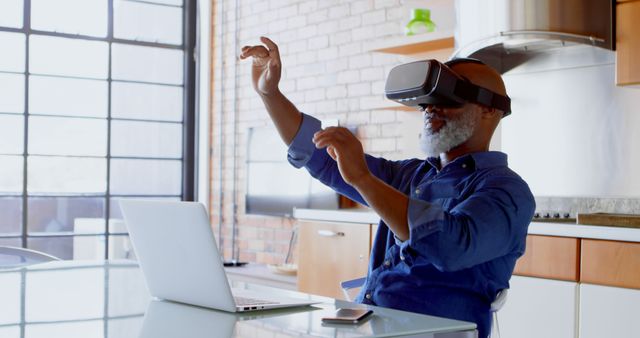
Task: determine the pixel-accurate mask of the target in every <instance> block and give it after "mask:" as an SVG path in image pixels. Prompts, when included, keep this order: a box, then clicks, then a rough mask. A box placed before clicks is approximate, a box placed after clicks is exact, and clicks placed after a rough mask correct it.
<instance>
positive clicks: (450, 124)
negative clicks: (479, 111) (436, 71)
mask: <svg viewBox="0 0 640 338" xmlns="http://www.w3.org/2000/svg"><path fill="white" fill-rule="evenodd" d="M423 116H424V127H423V130H422V133H421V134H420V148H421V149H422V151H424V152H425V154H426V155H427V156H428V157H435V156H439V155H440V154H441V153H445V152H447V151H449V150H451V149H453V148H455V147H457V146H459V145H460V144H462V143H464V142H466V141H467V140H468V139H469V138H470V137H471V135H473V132H474V129H475V126H476V112H475V110H474V106H473V105H472V104H465V105H462V106H460V107H442V106H436V105H430V106H427V107H426V109H425V110H424V111H423Z"/></svg>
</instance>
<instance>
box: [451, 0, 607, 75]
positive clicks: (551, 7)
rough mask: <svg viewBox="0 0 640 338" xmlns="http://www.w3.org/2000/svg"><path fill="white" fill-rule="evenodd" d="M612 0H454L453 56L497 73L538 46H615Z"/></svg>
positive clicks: (539, 48) (540, 49) (540, 48)
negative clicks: (474, 61)
mask: <svg viewBox="0 0 640 338" xmlns="http://www.w3.org/2000/svg"><path fill="white" fill-rule="evenodd" d="M614 5H615V0H456V20H457V21H456V22H457V24H456V32H455V34H456V45H457V48H458V49H457V50H456V52H455V53H454V55H453V57H473V58H477V59H480V60H483V61H484V62H486V63H488V64H489V65H491V66H493V67H494V68H496V69H498V70H499V71H500V72H501V73H505V72H507V71H509V70H510V69H512V68H514V67H516V66H518V65H520V64H522V63H524V62H526V61H528V60H530V59H532V58H535V57H536V55H537V54H539V53H541V52H546V51H549V50H550V49H555V48H566V47H569V46H572V45H577V44H579V45H583V44H586V45H590V46H593V47H596V48H604V49H609V50H614V49H615V38H614V35H615V31H614V27H615V16H614V15H615V14H614V13H615V10H614V9H615V8H614Z"/></svg>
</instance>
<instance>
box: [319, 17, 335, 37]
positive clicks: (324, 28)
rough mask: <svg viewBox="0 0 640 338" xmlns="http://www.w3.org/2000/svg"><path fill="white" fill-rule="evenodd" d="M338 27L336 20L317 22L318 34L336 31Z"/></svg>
mask: <svg viewBox="0 0 640 338" xmlns="http://www.w3.org/2000/svg"><path fill="white" fill-rule="evenodd" d="M338 29H339V24H338V21H335V20H334V21H326V20H325V21H322V22H320V23H319V24H318V32H320V34H331V33H335V32H337V31H338Z"/></svg>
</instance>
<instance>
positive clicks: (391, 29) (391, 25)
mask: <svg viewBox="0 0 640 338" xmlns="http://www.w3.org/2000/svg"><path fill="white" fill-rule="evenodd" d="M375 27H376V33H375V36H376V37H384V36H397V35H398V34H400V33H401V32H402V31H403V30H402V25H401V24H399V23H397V22H385V23H381V24H379V25H376V26H375Z"/></svg>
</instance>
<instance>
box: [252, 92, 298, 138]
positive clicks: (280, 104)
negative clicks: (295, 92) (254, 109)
mask: <svg viewBox="0 0 640 338" xmlns="http://www.w3.org/2000/svg"><path fill="white" fill-rule="evenodd" d="M260 98H262V102H264V105H265V107H266V108H267V111H268V112H269V116H271V120H272V121H273V123H274V124H275V126H276V128H277V129H278V133H280V137H281V138H282V140H283V141H284V143H285V144H286V145H287V146H288V145H290V144H291V142H292V141H293V138H294V137H295V136H296V134H297V132H298V128H300V124H301V123H302V114H300V111H298V108H296V106H294V105H293V103H291V101H289V99H287V98H286V97H285V96H284V95H283V94H282V93H281V92H280V91H278V92H277V93H274V94H271V95H260Z"/></svg>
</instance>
